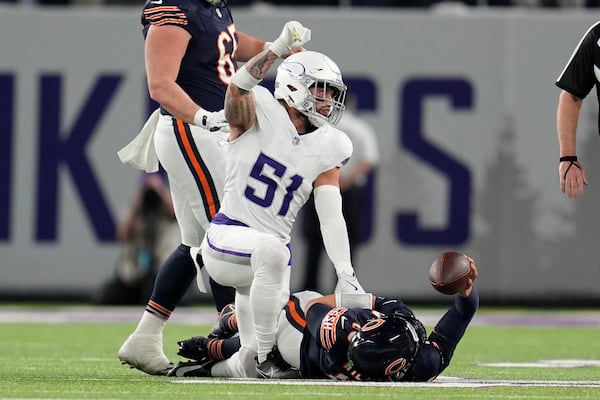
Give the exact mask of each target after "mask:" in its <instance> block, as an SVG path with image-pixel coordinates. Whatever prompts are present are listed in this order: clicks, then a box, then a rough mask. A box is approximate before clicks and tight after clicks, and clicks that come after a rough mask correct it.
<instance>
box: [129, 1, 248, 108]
mask: <svg viewBox="0 0 600 400" xmlns="http://www.w3.org/2000/svg"><path fill="white" fill-rule="evenodd" d="M141 19H142V26H143V31H142V32H143V35H144V38H145V37H146V35H147V33H148V28H149V27H150V25H156V26H160V25H174V26H178V27H180V28H182V29H185V30H186V31H188V32H189V33H190V35H191V39H190V41H189V43H188V47H187V49H186V52H185V55H184V56H183V59H182V60H181V67H180V69H179V74H178V76H177V80H176V82H177V84H178V85H179V86H181V87H182V88H183V90H184V91H185V92H186V93H187V94H188V95H189V96H190V97H191V98H192V100H194V102H195V103H196V104H198V105H200V106H201V107H202V108H204V109H206V110H208V111H218V110H221V109H222V108H223V103H224V101H225V91H226V90H227V85H228V84H229V81H230V80H231V78H232V77H233V75H234V74H235V71H236V70H237V63H236V60H235V58H234V55H235V51H236V49H237V34H236V31H235V24H234V22H233V17H232V15H231V12H230V10H229V5H228V3H227V2H226V1H222V2H221V5H220V6H219V7H214V6H211V5H210V4H209V3H207V2H206V1H204V0H147V1H146V4H145V5H144V9H143V11H142V16H141Z"/></svg>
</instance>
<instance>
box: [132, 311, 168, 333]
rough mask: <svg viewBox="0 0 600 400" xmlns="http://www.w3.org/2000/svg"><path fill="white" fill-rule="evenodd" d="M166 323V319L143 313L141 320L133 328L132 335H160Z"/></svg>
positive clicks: (146, 312)
mask: <svg viewBox="0 0 600 400" xmlns="http://www.w3.org/2000/svg"><path fill="white" fill-rule="evenodd" d="M166 323H167V320H166V319H163V318H159V317H157V316H156V315H154V314H152V313H149V312H148V311H144V314H143V315H142V319H140V322H139V323H138V325H137V328H135V331H134V333H141V334H145V335H162V332H163V328H164V326H165V324H166Z"/></svg>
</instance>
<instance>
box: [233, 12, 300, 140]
mask: <svg viewBox="0 0 600 400" xmlns="http://www.w3.org/2000/svg"><path fill="white" fill-rule="evenodd" d="M309 40H310V29H308V28H305V27H303V26H302V24H300V23H299V22H296V21H290V22H288V23H286V24H285V26H284V27H283V30H282V31H281V34H280V35H279V37H278V38H277V39H276V40H275V41H274V42H273V43H271V45H270V46H268V47H267V48H265V49H264V50H263V51H261V52H260V53H258V54H257V55H255V56H254V57H252V58H251V59H250V60H248V62H247V63H246V64H245V65H244V66H243V67H242V68H240V69H239V70H238V71H237V72H236V73H235V75H234V76H233V78H232V79H231V83H230V84H229V86H228V87H227V92H226V94H225V117H226V118H227V121H228V122H229V127H230V129H231V133H230V135H229V138H230V139H231V140H233V139H235V138H237V137H238V136H240V135H241V134H242V133H244V132H245V131H246V130H247V129H248V128H250V127H251V126H252V125H254V122H255V120H256V102H255V99H254V95H253V94H252V92H251V90H252V88H253V87H254V86H256V85H258V84H259V83H260V82H261V81H262V80H263V79H264V77H265V76H266V75H267V73H268V72H269V69H270V68H271V67H272V66H273V64H274V63H275V61H276V60H277V59H278V58H279V57H281V56H282V55H283V54H285V53H287V52H289V51H290V50H292V49H295V48H298V47H301V46H302V45H303V44H305V43H306V42H308V41H309Z"/></svg>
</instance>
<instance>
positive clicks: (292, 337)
mask: <svg viewBox="0 0 600 400" xmlns="http://www.w3.org/2000/svg"><path fill="white" fill-rule="evenodd" d="M322 296H323V295H322V294H321V293H319V292H314V291H310V290H305V291H302V292H297V293H294V294H293V295H292V296H291V298H290V300H289V301H288V303H287V305H286V306H285V307H284V308H283V309H282V310H281V313H280V314H279V318H278V320H277V348H278V349H279V353H280V354H281V357H282V358H283V359H284V360H285V361H286V362H287V363H288V364H290V365H291V366H292V367H293V368H296V369H300V347H301V344H302V335H303V332H304V327H305V326H306V318H305V315H306V304H307V303H308V302H309V301H310V300H312V299H316V298H318V297H322ZM236 317H237V318H239V313H238V312H237V310H236ZM246 358H247V351H244V352H241V349H240V351H238V352H237V353H235V354H234V355H233V356H231V357H230V358H228V359H227V360H224V361H219V362H218V363H216V364H215V365H213V367H212V369H211V371H210V373H211V375H212V376H219V377H229V378H244V377H245V376H244V375H243V373H242V372H240V371H242V370H243V367H242V365H243V360H244V359H246ZM251 367H252V371H254V363H251ZM253 373H254V372H253Z"/></svg>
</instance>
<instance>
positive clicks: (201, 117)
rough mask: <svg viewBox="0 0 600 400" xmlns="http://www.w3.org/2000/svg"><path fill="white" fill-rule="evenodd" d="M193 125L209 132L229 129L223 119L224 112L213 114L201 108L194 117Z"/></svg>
mask: <svg viewBox="0 0 600 400" xmlns="http://www.w3.org/2000/svg"><path fill="white" fill-rule="evenodd" d="M194 125H197V126H200V127H202V128H204V129H207V130H209V131H211V132H214V131H218V130H219V129H222V128H227V129H229V124H228V123H227V120H226V119H225V110H219V111H215V112H210V111H206V110H205V109H203V108H201V109H199V110H198V111H196V114H195V115H194Z"/></svg>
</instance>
